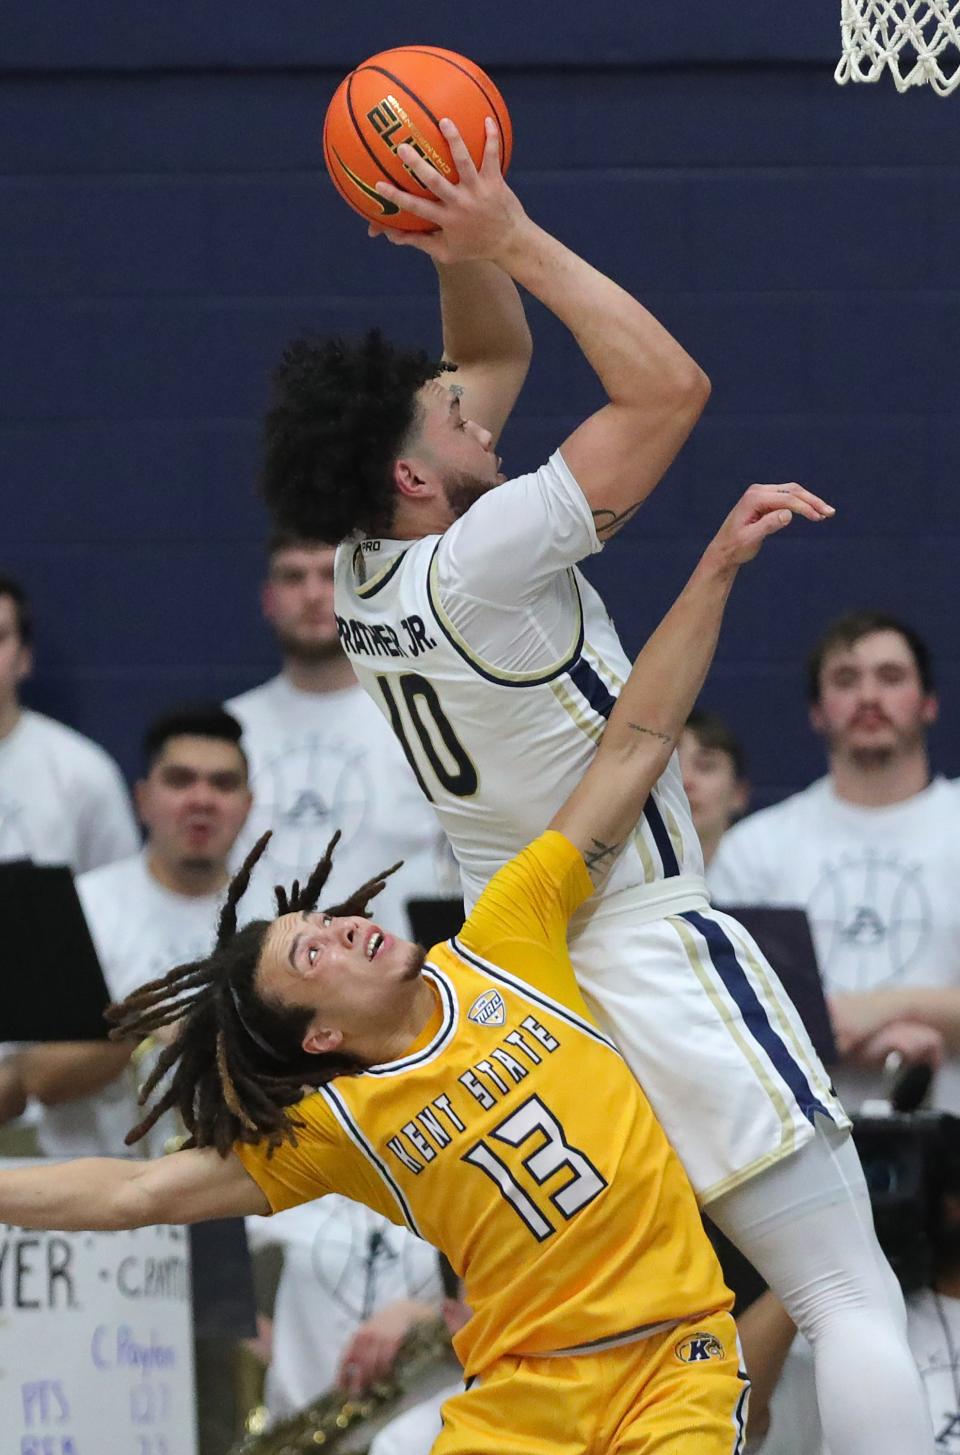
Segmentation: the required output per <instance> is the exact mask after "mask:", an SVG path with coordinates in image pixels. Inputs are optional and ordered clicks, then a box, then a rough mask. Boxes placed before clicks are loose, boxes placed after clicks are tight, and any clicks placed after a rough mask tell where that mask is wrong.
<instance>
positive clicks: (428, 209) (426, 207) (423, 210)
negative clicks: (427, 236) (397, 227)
mask: <svg viewBox="0 0 960 1455" xmlns="http://www.w3.org/2000/svg"><path fill="white" fill-rule="evenodd" d="M375 185H376V189H377V191H378V192H379V193H380V195H381V197H386V199H387V201H388V202H395V203H396V204H397V206H398V207H400V208H402V210H403V211H404V212H412V213H413V215H414V217H422V218H424V219H425V220H426V221H427V222H436V223H439V221H440V218H441V216H442V213H441V210H440V208H439V207H438V206H437V203H436V202H431V200H430V198H429V197H414V195H413V193H412V192H404V191H402V190H401V188H399V187H395V186H394V185H393V183H392V182H377V183H376V184H375Z"/></svg>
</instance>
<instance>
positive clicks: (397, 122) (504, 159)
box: [323, 45, 513, 232]
mask: <svg viewBox="0 0 960 1455" xmlns="http://www.w3.org/2000/svg"><path fill="white" fill-rule="evenodd" d="M445 116H449V117H450V119H451V120H452V121H453V122H454V124H455V125H456V127H457V130H458V131H459V132H460V135H461V136H462V138H463V142H464V145H465V146H466V148H467V151H468V152H469V153H470V156H471V157H472V158H473V161H474V162H475V164H476V165H477V166H478V167H479V166H480V162H481V160H482V157H483V148H484V142H485V140H486V137H485V134H484V129H483V123H484V118H485V117H487V116H492V117H493V118H494V120H495V122H496V124H497V127H498V130H499V133H500V167H501V170H502V171H503V172H504V173H505V172H506V170H507V167H508V166H509V165H510V155H511V152H512V149H513V130H512V127H511V125H510V114H509V112H508V111H507V108H506V105H505V104H504V100H503V97H502V96H501V95H500V92H499V91H498V90H497V88H496V86H495V85H494V84H493V82H492V81H491V80H490V77H489V76H488V75H487V74H486V72H485V71H482V70H481V69H480V67H479V66H477V65H474V63H473V61H469V60H467V58H466V57H465V56H459V55H457V54H456V53H455V52H454V51H446V50H441V49H439V47H437V46H429V45H406V46H398V47H397V48H396V49H395V50H389V51H380V53H379V54H378V55H375V56H371V57H370V59H369V60H367V61H364V62H363V64H362V65H360V66H358V67H357V68H356V70H355V71H351V72H350V74H349V75H348V76H346V77H345V78H344V80H343V81H342V82H341V83H340V85H339V86H338V87H337V90H336V92H335V93H334V96H333V99H332V101H331V102H330V105H329V106H328V108H327V115H326V118H325V120H324V124H323V155H324V160H325V162H326V164H327V171H328V172H329V173H330V176H331V179H332V181H333V185H334V186H335V187H336V189H337V191H338V192H339V193H340V196H341V197H342V198H343V200H344V201H345V202H347V203H349V205H350V206H351V207H352V208H353V209H354V211H355V212H359V213H360V215H361V217H366V218H367V219H368V220H369V221H371V222H376V223H379V224H380V226H381V227H392V228H398V229H400V230H401V231H407V232H429V231H430V230H431V224H430V223H429V222H427V221H425V220H424V219H423V218H420V217H414V216H413V215H412V214H411V213H409V212H404V211H402V210H401V209H400V208H398V207H397V205H396V204H395V203H393V202H389V201H387V199H386V198H385V197H381V196H380V194H379V192H377V190H376V184H377V182H379V181H386V182H392V183H393V184H394V186H396V187H402V188H403V189H404V190H405V191H407V192H412V193H414V194H416V195H417V196H420V197H431V196H432V194H431V193H430V192H429V191H428V190H427V188H425V187H423V186H422V185H421V184H420V183H419V182H418V181H417V179H416V178H415V177H414V176H413V175H412V173H411V172H410V171H409V170H408V169H407V168H406V167H405V166H404V165H403V163H402V162H401V161H400V160H399V158H398V157H397V147H398V146H400V145H401V143H403V142H408V143H409V144H410V146H412V147H414V148H415V149H416V150H417V151H418V152H419V153H420V154H421V156H423V157H425V158H426V159H427V161H429V162H430V163H431V164H432V165H433V166H434V167H436V168H437V170H438V171H439V172H440V173H441V175H442V176H444V177H446V178H447V180H448V181H450V182H457V181H458V180H459V177H458V174H457V169H456V167H455V166H454V163H453V158H452V157H451V155H450V148H449V147H448V146H447V143H446V140H445V139H444V137H443V134H442V133H441V131H440V125H439V123H440V121H441V119H442V118H443V117H445Z"/></svg>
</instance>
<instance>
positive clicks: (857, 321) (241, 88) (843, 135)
mask: <svg viewBox="0 0 960 1455" xmlns="http://www.w3.org/2000/svg"><path fill="white" fill-rule="evenodd" d="M838 11H839V3H838V0H836V3H835V0H803V3H801V0H790V3H787V0H738V3H737V4H736V5H722V6H717V5H716V4H715V3H713V0H688V3H687V4H686V5H685V6H683V7H680V8H679V9H678V10H677V11H675V12H669V11H668V7H665V6H653V5H647V4H641V5H637V4H631V5H622V6H621V5H618V4H612V3H607V4H604V3H599V4H596V5H593V6H590V7H582V6H579V5H574V4H573V3H572V0H570V3H561V4H554V5H550V6H547V5H542V4H519V5H517V4H512V5H508V4H506V3H494V4H493V5H492V6H491V5H485V6H483V7H477V8H474V9H470V8H469V7H467V8H462V7H453V6H442V7H437V6H435V5H434V6H430V7H428V6H427V5H425V4H422V3H412V4H410V5H408V6H407V7H406V9H405V11H404V13H403V15H402V17H401V16H400V14H399V12H396V11H395V10H394V11H393V12H391V13H390V14H387V13H386V12H385V11H384V10H383V8H382V7H380V6H377V7H374V6H373V5H371V4H369V0H360V3H358V4H355V5H354V6H353V7H352V8H351V9H350V10H349V12H348V11H346V10H345V11H343V12H337V13H332V10H331V7H329V6H327V5H324V4H321V3H319V0H315V3H308V0H284V3H278V4H271V5H269V6H268V5H264V4H262V3H257V0H233V3H231V4H229V5H228V4H226V3H225V0H224V3H211V0H208V3H200V4H197V3H195V0H190V3H187V0H168V3H166V4H164V5H160V6H158V5H156V4H153V3H150V4H148V3H146V0H86V3H85V4H84V5H82V6H75V7H66V6H64V5H62V4H60V3H58V0H31V3H29V4H28V3H26V0H20V3H12V4H10V5H6V6H4V7H3V10H2V12H0V70H2V76H0V83H2V84H0V134H2V135H3V137H4V145H3V148H2V151H0V170H2V175H0V189H2V200H3V207H2V217H3V222H2V225H0V291H2V294H3V299H2V318H3V326H2V328H0V359H2V371H3V379H4V385H3V389H2V391H0V520H2V536H0V569H6V570H9V571H12V572H15V573H16V574H18V575H20V576H21V577H22V578H23V579H24V580H25V582H26V584H27V585H28V587H29V589H30V590H31V592H32V594H33V596H34V598H35V603H36V612H37V618H38V628H37V629H38V646H37V658H38V664H37V672H36V676H35V679H34V682H33V684H32V686H31V689H30V698H31V701H32V702H33V703H34V704H35V705H36V706H38V707H40V708H42V709H44V710H47V711H50V712H52V713H54V714H56V715H58V716H61V717H63V718H65V719H66V720H67V721H70V722H72V723H74V724H75V725H76V726H78V727H79V728H80V729H81V730H83V731H85V732H88V733H90V734H91V735H93V736H94V737H96V738H98V739H100V740H101V741H102V742H104V743H105V744H106V745H107V746H108V747H109V748H110V749H111V750H112V751H113V752H114V753H116V754H117V755H118V756H119V757H120V759H121V761H122V762H123V764H124V766H125V768H126V769H127V770H128V772H131V773H132V772H134V771H135V770H136V768H137V763H138V741H139V735H140V731H141V728H142V724H143V722H144V720H145V718H146V716H147V715H148V714H150V713H152V712H153V711H155V710H158V709H160V708H162V707H163V706H164V705H165V704H167V703H168V702H170V701H171V700H174V699H180V698H183V697H186V696H198V695H210V694H217V695H222V694H227V693H230V692H233V691H235V690H237V689H239V688H242V687H245V686H248V685H250V684H252V683H254V682H255V681H257V680H259V679H261V678H262V677H263V676H264V675H265V674H266V672H268V671H269V670H271V669H272V666H273V661H274V658H273V652H272V647H271V642H270V639H269V636H268V634H267V633H266V632H265V630H264V628H263V626H262V625H261V623H260V621H259V614H258V608H257V591H256V587H257V582H258V579H259V575H260V571H261V568H262V545H261V542H262V536H263V529H264V521H263V517H262V515H261V512H260V508H259V506H258V504H257V501H256V499H255V496H254V483H255V478H256V474H257V467H258V454H259V421H260V416H261V413H262V409H263V406H264V402H265V398H266V393H267V379H268V375H269V371H270V368H271V366H272V364H273V362H274V361H275V360H276V358H277V356H278V354H279V351H280V348H281V346H282V344H283V342H284V340H285V339H287V338H288V337H289V336H291V335H292V334H294V333H296V332H298V331H300V330H302V329H305V328H307V329H315V330H326V329H341V330H354V329H360V328H363V327H366V326H368V325H370V324H371V323H374V322H380V323H382V324H383V325H384V327H385V328H386V329H388V330H389V331H391V332H392V333H394V334H396V335H400V336H403V337H406V338H409V339H410V340H411V341H416V342H422V343H425V344H428V345H431V346H434V345H435V344H436V341H437V324H436V311H435V307H434V302H433V286H432V276H431V268H430V265H429V263H428V262H427V261H426V260H425V259H422V258H420V257H418V256H416V255H413V254H411V253H410V252H397V251H394V250H392V249H390V248H389V247H388V246H387V245H386V244H384V243H379V244H371V243H368V242H367V240H366V238H365V235H364V231H363V225H362V223H361V222H360V221H359V220H358V219H356V218H354V216H353V215H352V214H351V213H350V212H348V210H347V209H346V208H345V207H344V206H343V204H342V203H341V202H340V201H339V200H338V199H337V197H336V196H335V194H334V192H333V190H332V188H331V186H330V185H329V184H328V182H327V181H326V178H325V176H324V174H323V171H322V166H321V160H320V152H319V145H318V136H319V130H320V126H321V122H322V117H323V112H324V109H325V106H326V103H327V100H328V99H329V96H330V95H331V93H332V91H333V89H334V87H335V85H336V84H337V82H338V80H339V78H340V77H341V75H342V74H343V73H344V72H345V71H346V70H347V69H349V67H350V66H351V65H352V64H354V63H356V62H357V61H358V60H359V59H361V58H362V57H363V56H364V55H367V54H369V53H370V52H372V51H374V50H376V49H380V48H382V47H385V46H388V45H393V44H398V43H402V42H403V41H404V40H410V41H429V42H434V43H437V44H440V45H446V46H449V47H451V48H454V49H457V50H461V51H463V52H465V53H467V54H469V55H471V56H473V57H474V58H476V59H477V60H478V61H480V62H481V63H482V64H485V65H486V66H487V67H488V69H490V71H491V72H492V73H493V75H494V76H495V78H496V79H497V81H498V82H499V84H500V86H501V89H502V90H503V92H504V94H505V96H506V98H507V101H508V103H509V106H510V108H511V111H512V114H513V118H514V124H515V130H516V150H515V162H514V168H513V172H512V181H513V182H514V184H515V186H516V188H517V190H518V192H519V193H520V195H521V197H522V199H523V201H524V203H525V204H526V206H527V208H528V210H529V211H530V212H531V213H532V214H533V215H534V216H536V217H537V219H538V220H539V221H541V222H542V223H543V224H544V225H545V226H547V227H548V228H550V229H552V230H554V231H556V232H557V233H558V234H559V236H561V237H562V238H563V239H564V240H565V241H567V242H568V243H570V244H571V246H573V247H574V248H576V249H577V250H579V251H581V252H583V253H584V254H585V255H586V256H587V257H588V258H590V259H591V260H592V261H593V262H594V263H596V264H597V265H598V266H599V267H601V268H603V269H606V270H608V271H610V272H611V273H612V274H613V275H614V276H616V277H617V278H618V279H619V280H621V281H622V282H623V283H624V284H625V285H626V286H627V287H628V288H630V289H631V290H633V291H634V292H636V293H637V294H638V295H639V296H640V297H641V298H642V299H644V301H646V302H647V303H648V304H649V305H650V307H652V308H653V309H654V310H655V312H656V313H657V314H658V315H659V316H660V317H661V318H662V319H663V320H664V321H665V322H666V324H667V325H668V326H669V327H670V328H671V329H673V330H674V331H675V332H676V334H677V335H678V337H679V338H680V339H681V340H682V341H683V343H684V344H685V345H686V346H687V347H688V348H689V349H690V350H691V352H692V353H693V354H694V355H695V356H696V358H697V359H698V360H700V362H701V363H702V364H703V366H704V367H705V368H706V369H707V371H708V372H709V374H710V375H711V377H712V379H713V383H714V392H713V397H712V400H711V402H710V405H709V410H708V413H707V415H706V417H705V418H704V420H703V421H702V423H701V424H700V426H699V427H698V429H697V431H696V434H695V435H694V437H693V438H692V440H691V441H690V443H689V444H688V446H687V447H686V449H685V451H684V452H683V455H682V456H681V458H680V459H679V460H678V461H677V463H676V465H675V466H674V468H673V469H672V470H671V472H670V474H669V475H668V477H667V478H666V480H665V481H664V483H663V484H662V486H661V487H660V489H659V491H658V492H657V495H656V497H655V498H654V499H653V500H652V501H651V502H650V504H649V505H648V506H647V507H646V508H645V509H644V510H643V511H641V512H640V514H639V515H638V516H637V517H636V519H635V520H634V521H633V523H632V524H631V525H630V527H629V528H628V529H627V530H625V531H624V532H623V534H622V535H621V536H620V537H619V538H618V539H617V540H616V541H615V542H614V543H613V544H611V545H610V546H609V547H608V548H607V550H606V551H605V552H604V553H603V555H602V556H601V557H600V558H599V559H598V560H597V561H596V562H595V563H593V564H591V567H590V570H591V574H592V575H593V576H594V579H595V580H596V581H597V582H598V584H600V585H601V587H602V589H604V591H605V592H606V595H607V597H608V600H609V603H610V605H611V609H612V611H613V613H614V615H615V617H616V618H617V620H618V622H619V624H620V627H621V631H622V633H623V636H624V638H625V641H626V643H627V646H628V648H635V647H637V646H639V644H640V642H641V640H642V638H643V636H644V633H645V632H646V631H647V630H648V629H649V628H650V626H651V625H652V624H653V623H654V622H655V621H656V619H657V617H658V615H659V614H660V612H661V611H662V609H663V608H664V607H665V606H666V605H667V603H668V602H669V600H670V598H671V595H672V593H673V592H675V591H676V590H677V589H678V587H679V586H680V585H681V583H682V581H683V579H684V577H685V575H686V573H687V571H688V570H689V568H690V567H691V566H692V564H693V562H694V560H695V558H696V555H697V552H698V549H699V547H700V546H701V544H702V543H703V542H704V541H705V540H706V538H707V536H708V535H709V533H710V532H711V530H712V528H713V527H714V526H715V525H716V524H717V523H718V522H719V520H720V519H721V518H722V516H723V515H724V513H725V511H726V510H727V508H728V507H729V505H730V504H731V503H732V502H733V500H734V499H735V498H736V496H737V494H738V493H739V491H740V489H741V488H742V487H743V486H744V485H746V484H748V483H749V482H750V481H752V480H779V479H790V478H795V479H799V480H802V481H803V482H805V483H806V484H808V485H810V486H811V487H812V488H814V489H816V490H818V491H820V492H821V493H823V494H825V495H826V496H827V497H828V498H829V499H831V500H833V501H834V502H835V503H836V504H837V506H838V508H839V515H838V518H837V520H836V522H835V523H834V524H833V525H831V526H830V527H823V528H821V529H820V530H819V531H817V532H814V530H813V529H812V528H808V529H805V528H804V527H802V526H794V527H793V528H792V529H791V532H790V535H789V538H787V539H782V540H780V541H779V542H777V544H776V545H775V546H774V547H772V548H771V549H770V550H769V552H768V553H766V554H765V556H764V558H763V559H762V561H760V562H758V563H757V565H756V566H754V567H753V569H752V570H750V571H749V572H748V573H745V575H744V576H743V578H742V580H741V582H740V584H739V586H738V589H737V593H736V597H735V600H734V602H733V604H732V606H731V608H730V613H729V619H728V622H727V625H726V629H725V632H724V636H723V642H722V646H721V649H720V653H719V657H718V661H717V664H716V666H715V668H714V671H713V675H712V677H711V680H710V683H709V686H708V689H707V692H706V694H705V700H706V701H707V702H708V703H709V704H710V705H712V706H715V707H716V708H717V709H719V710H721V711H723V712H724V713H726V714H727V715H728V716H729V718H730V719H731V720H732V722H733V723H734V725H735V726H736V728H737V729H738V730H739V731H740V732H741V733H742V735H743V736H744V738H745V739H746V741H747V743H748V746H749V750H750V756H751V759H752V764H753V776H754V779H755V782H756V785H757V801H760V802H763V801H768V800H770V799H772V798H775V797H779V796H782V794H784V793H785V792H787V791H789V790H791V789H792V788H794V787H796V786H798V785H799V784H801V783H803V782H805V781H808V780H809V779H810V778H811V777H812V776H814V774H816V773H817V772H818V771H820V765H821V761H822V760H821V755H820V752H819V749H818V747H817V745H816V743H815V742H814V740H813V739H812V738H811V736H810V734H809V731H808V729H807V727H806V721H805V709H804V703H803V694H802V685H801V664H802V661H803V658H804V655H805V652H806V650H807V648H808V646H809V645H810V643H811V642H812V640H813V639H814V638H815V636H816V634H817V632H818V631H819V629H820V628H821V626H822V625H823V623H824V622H825V621H826V620H827V619H828V618H829V617H830V616H831V615H832V614H834V613H835V612H838V611H840V610H841V609H843V608H845V607H848V606H853V605H861V604H864V605H867V604H869V605H875V606H880V607H884V608H887V609H890V610H893V611H896V612H899V613H902V614H904V615H906V616H908V617H909V618H910V619H911V620H913V621H914V622H915V623H916V624H917V625H918V626H919V627H920V629H921V630H922V631H924V632H925V633H927V634H928V636H929V637H930V639H931V641H932V644H933V647H934V651H935V654H936V657H937V660H938V663H939V668H940V677H941V682H942V696H943V725H942V726H941V727H940V728H939V729H938V730H937V732H936V735H935V757H936V763H937V766H938V767H939V768H941V769H942V770H943V771H946V772H947V773H949V774H951V775H956V774H958V773H960V647H958V633H957V627H956V622H957V597H958V592H957V589H956V585H955V576H956V569H957V559H958V557H957V552H958V544H960V541H958V537H960V506H958V503H957V501H958V493H960V492H958V489H957V477H958V475H960V431H958V429H957V426H956V414H957V402H958V394H960V390H958V364H957V358H958V342H960V293H958V291H957V237H958V235H960V169H958V168H960V97H958V98H955V99H954V100H953V102H952V103H951V102H950V101H944V100H939V99H937V98H935V97H933V96H932V95H931V94H929V93H926V92H924V93H917V94H912V95H909V96H898V95H897V94H896V93H895V91H894V89H893V87H892V84H890V83H889V82H887V83H885V84H882V85H878V86H872V87H866V86H863V87H856V88H853V87H848V88H846V89H845V90H840V89H838V88H837V87H836V86H835V85H834V83H833V80H832V74H831V73H832V67H833V64H834V62H835V59H836V54H837V51H838V46H839V25H838ZM657 12H659V13H657ZM532 314H533V320H534V328H535V334H536V341H537V345H538V354H537V358H536V361H535V365H534V370H533V373H532V377H531V379H530V383H529V385H528V388H527V390H526V392H525V394H524V396H523V399H522V401H521V404H520V406H519V408H518V410H517V414H516V417H515V419H514V421H513V422H512V424H511V426H510V428H509V430H508V432H507V435H506V436H505V439H504V444H503V452H504V455H505V458H506V461H507V464H508V465H509V466H510V468H511V469H513V470H514V471H515V472H519V471H521V470H523V469H526V468H529V467H531V466H534V465H536V464H537V463H538V462H539V461H540V460H542V458H543V457H544V456H545V455H546V454H547V453H548V452H549V451H550V450H551V449H552V448H553V447H555V445H556V444H557V443H558V442H559V441H560V440H562V438H563V437H564V435H565V433H566V432H567V431H568V430H569V429H570V428H571V427H572V426H573V425H574V424H575V423H576V422H577V420H578V419H580V418H581V417H582V416H583V415H584V414H585V413H586V412H588V411H589V410H590V409H592V408H593V407H595V405H596V404H597V402H598V398H599V396H598V391H597V387H596V385H595V383H594V381H593V379H592V376H591V375H590V372H589V370H588V369H587V368H586V367H585V365H584V364H583V362H582V361H581V360H580V359H579V357H578V355H577V351H576V348H575V346H574V345H573V344H572V342H571V341H570V340H569V339H568V338H567V337H566V335H565V334H564V332H563V330H562V329H560V328H559V327H558V326H557V325H556V324H555V322H554V321H553V320H552V319H550V318H548V317H545V316H544V315H543V313H542V310H540V309H539V308H537V307H534V308H533V310H532Z"/></svg>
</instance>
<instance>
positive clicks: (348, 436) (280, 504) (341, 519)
mask: <svg viewBox="0 0 960 1455" xmlns="http://www.w3.org/2000/svg"><path fill="white" fill-rule="evenodd" d="M453 367H454V366H453V365H451V364H448V363H446V362H441V361H440V360H437V359H430V358H428V356H427V354H426V353H424V352H423V351H421V350H402V349H397V348H394V346H393V345H392V344H390V343H388V342H387V340H386V339H385V338H384V337H383V336H382V334H381V333H380V332H379V330H377V329H373V330H371V332H370V333H368V334H367V335H366V336H365V337H364V338H362V339H361V340H360V341H359V342H357V343H352V342H346V341H345V340H343V339H340V338H327V339H315V338H298V339H295V340H294V341H293V342H292V343H291V344H290V345H289V346H288V347H287V349H286V350H285V351H284V355H283V358H282V360H281V362H280V365H279V367H278V368H277V370H276V372H275V374H274V376H273V383H274V397H273V402H272V405H271V408H270V410H269V412H268V414H267V418H266V429H265V445H266V453H265V459H264V468H263V480H262V486H261V489H262V494H263V497H264V499H265V500H266V502H267V505H268V507H269V509H270V512H271V514H272V515H273V518H274V522H275V524H277V525H279V526H281V527H283V528H284V529H287V530H293V531H295V532H296V533H297V534H298V535H299V536H301V537H303V538H305V539H308V540H317V541H324V542H326V544H327V545H331V546H335V545H338V544H339V543H340V541H342V540H343V538H344V537H345V536H347V535H350V533H351V532H352V531H354V530H362V531H363V532H364V533H365V534H366V535H385V534H387V533H388V532H389V530H390V526H391V523H392V521H393V512H394V503H395V499H396V495H395V492H394V486H393V478H392V474H391V467H392V465H393V462H394V460H395V459H396V458H397V455H398V454H399V453H400V451H401V450H402V449H403V447H404V440H405V439H407V438H408V436H409V434H410V431H411V429H412V428H413V427H414V426H415V425H416V423H417V400H416V395H417V391H418V389H420V388H421V386H422V385H423V384H425V383H426V382H427V380H428V379H435V378H436V377H437V375H438V374H440V373H442V372H443V370H444V369H449V368H453Z"/></svg>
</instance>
